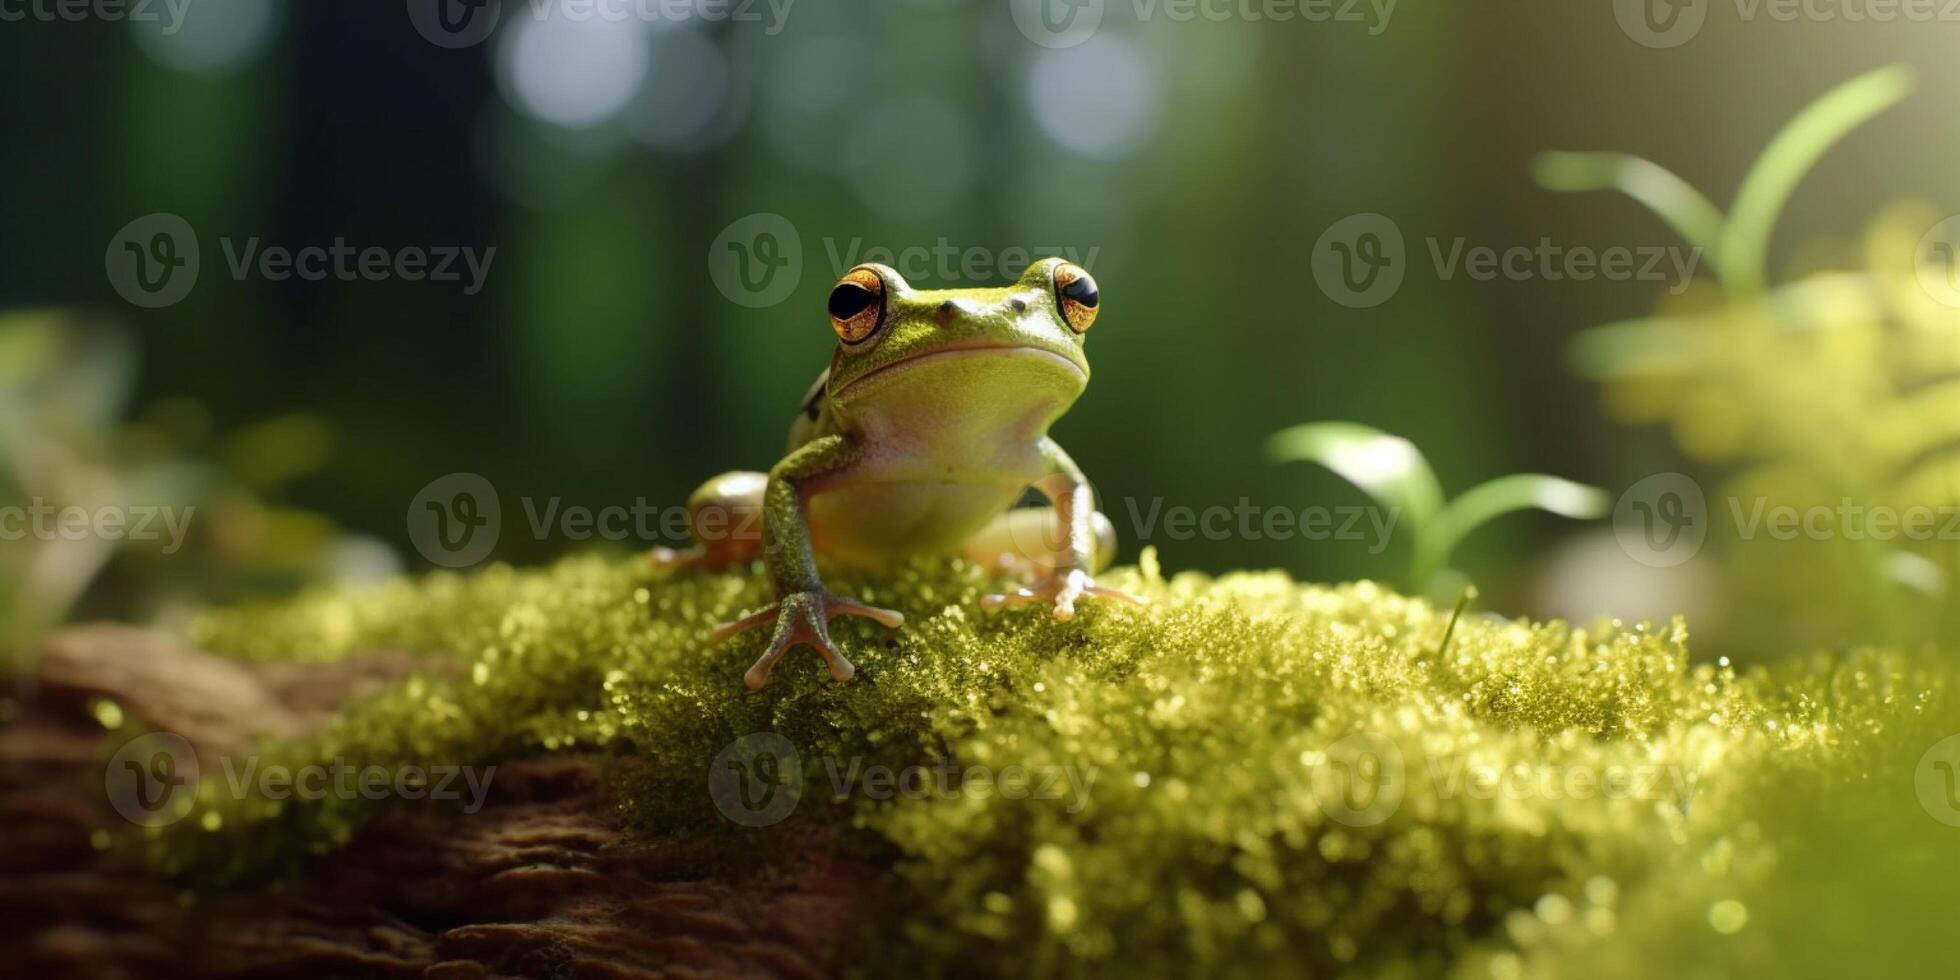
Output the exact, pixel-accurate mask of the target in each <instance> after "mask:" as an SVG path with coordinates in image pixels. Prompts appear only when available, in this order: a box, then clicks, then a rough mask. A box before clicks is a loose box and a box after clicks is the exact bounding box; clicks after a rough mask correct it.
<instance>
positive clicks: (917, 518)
mask: <svg viewBox="0 0 1960 980" xmlns="http://www.w3.org/2000/svg"><path fill="white" fill-rule="evenodd" d="M1025 489H1026V484H1009V483H963V482H950V481H931V480H905V481H893V482H844V483H840V484H836V485H833V486H831V487H828V488H826V489H824V490H823V491H822V492H819V493H818V494H816V495H815V496H813V497H811V498H810V501H809V513H810V532H811V537H812V538H813V540H814V543H815V545H816V547H817V550H819V551H821V552H822V553H824V554H825V555H826V556H828V557H830V558H833V559H836V560H838V561H841V562H845V563H848V564H879V563H883V562H887V561H890V560H891V559H893V558H902V557H904V556H906V555H915V554H950V553H953V552H956V551H958V550H959V549H960V546H961V545H963V544H965V543H966V541H967V539H969V538H971V537H973V535H974V534H976V533H978V532H979V531H980V529H982V528H984V527H986V526H987V524H988V522H990V521H992V520H993V519H994V518H996V517H998V516H1000V515H1001V514H1002V513H1004V512H1005V511H1006V510H1007V509H1008V508H1009V507H1012V506H1014V504H1015V502H1016V501H1018V500H1019V499H1020V497H1021V494H1022V492H1023V491H1024V490H1025Z"/></svg>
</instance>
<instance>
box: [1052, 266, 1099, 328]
mask: <svg viewBox="0 0 1960 980" xmlns="http://www.w3.org/2000/svg"><path fill="white" fill-rule="evenodd" d="M1101 301H1102V297H1101V296H1100V295H1099V294H1098V293H1097V292H1096V280H1094V279H1092V278H1090V276H1089V270H1087V269H1084V268H1082V267H1081V266H1079V265H1076V264H1075V263H1073V262H1063V263H1062V264H1060V265H1058V266H1056V267H1055V303H1056V304H1057V305H1058V306H1060V307H1061V309H1062V319H1063V320H1066V321H1068V326H1069V329H1070V330H1073V331H1075V332H1076V333H1084V332H1087V331H1088V329H1089V325H1090V324H1092V323H1094V322H1096V307H1097V305H1098V304H1099V303H1100V302H1101Z"/></svg>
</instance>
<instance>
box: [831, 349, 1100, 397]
mask: <svg viewBox="0 0 1960 980" xmlns="http://www.w3.org/2000/svg"><path fill="white" fill-rule="evenodd" d="M974 357H996V358H1005V357H1015V358H1028V359H1032V360H1037V361H1046V362H1049V363H1051V364H1053V365H1054V366H1056V367H1059V368H1067V369H1068V370H1069V371H1070V372H1072V373H1073V374H1074V375H1075V377H1076V379H1077V380H1078V381H1079V382H1081V383H1083V384H1087V383H1088V381H1089V372H1087V371H1084V370H1082V365H1080V364H1077V363H1075V362H1074V361H1072V360H1069V359H1068V358H1066V357H1063V356H1062V355H1060V354H1057V353H1055V352H1054V351H1052V350H1049V349H1047V348H1045V347H1035V346H1032V345H1029V344H991V343H972V344H954V345H951V346H947V347H935V348H933V349H932V350H929V351H921V352H919V353H917V354H910V355H907V356H905V357H901V358H899V359H898V360H896V361H893V362H891V363H890V364H885V365H881V366H879V367H877V368H874V369H872V370H871V371H869V372H867V373H866V374H863V375H861V376H859V377H856V378H853V379H851V381H850V382H849V383H848V384H846V385H844V387H842V388H840V389H838V390H837V393H836V394H837V396H838V397H841V396H842V395H843V394H844V393H845V392H848V391H850V390H852V389H854V388H856V387H858V386H859V385H862V384H866V383H868V382H871V381H873V380H875V379H889V378H891V377H893V376H895V375H899V374H909V373H911V372H912V371H913V370H915V369H918V368H925V367H929V366H931V365H933V364H941V363H945V362H948V361H957V360H965V359H968V358H974Z"/></svg>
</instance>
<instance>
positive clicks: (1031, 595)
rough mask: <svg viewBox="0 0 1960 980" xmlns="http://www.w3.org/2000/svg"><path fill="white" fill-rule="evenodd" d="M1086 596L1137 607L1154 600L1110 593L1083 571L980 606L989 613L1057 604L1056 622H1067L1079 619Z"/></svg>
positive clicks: (1056, 576)
mask: <svg viewBox="0 0 1960 980" xmlns="http://www.w3.org/2000/svg"><path fill="white" fill-rule="evenodd" d="M1085 596H1091V597H1095V598H1098V599H1117V600H1120V601H1123V602H1127V603H1130V604H1132V605H1136V606H1147V605H1149V604H1150V600H1148V599H1145V598H1144V597H1142V596H1136V595H1131V594H1129V593H1128V592H1124V591H1121V590H1119V589H1107V588H1104V587H1102V586H1100V585H1097V584H1096V580H1095V579H1093V578H1090V577H1089V573H1088V572H1085V571H1083V570H1081V569H1079V568H1075V569H1070V570H1068V571H1058V572H1056V573H1055V574H1053V575H1050V576H1048V577H1047V578H1044V579H1042V580H1041V581H1039V582H1036V583H1035V584H1034V585H1031V586H1029V587H1027V588H1025V589H1015V590H1014V591H1013V592H1009V593H1007V594H1005V595H990V596H987V597H985V598H983V599H981V600H980V606H981V608H983V609H986V610H987V611H988V612H993V611H995V610H998V609H1004V608H1006V607H1008V606H1022V605H1026V604H1028V603H1031V602H1052V603H1054V604H1055V618H1056V619H1058V620H1062V621H1064V622H1066V621H1067V620H1070V619H1074V618H1075V603H1076V600H1078V599H1081V598H1083V597H1085Z"/></svg>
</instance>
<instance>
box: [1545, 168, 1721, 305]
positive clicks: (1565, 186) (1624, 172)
mask: <svg viewBox="0 0 1960 980" xmlns="http://www.w3.org/2000/svg"><path fill="white" fill-rule="evenodd" d="M1532 173H1533V176H1534V177H1536V178H1537V180H1538V183H1539V184H1540V185H1541V186H1543V187H1545V188H1547V189H1550V190H1555V191H1568V192H1572V191H1599V190H1609V189H1610V190H1617V191H1619V192H1620V193H1622V194H1625V195H1626V196H1628V197H1630V198H1633V199H1634V200H1635V201H1637V202H1639V203H1640V204H1641V205H1643V206H1645V207H1646V208H1647V210H1649V211H1652V212H1654V214H1656V215H1658V216H1659V217H1660V219H1661V220H1662V221H1665V222H1667V226H1668V227H1669V228H1672V229H1674V233H1675V234H1677V235H1680V236H1681V240H1682V241H1685V242H1687V243H1688V244H1689V245H1692V246H1694V247H1696V248H1699V249H1701V250H1702V251H1703V252H1705V253H1707V256H1708V266H1709V268H1711V269H1713V270H1715V273H1716V276H1717V278H1720V277H1721V275H1722V256H1721V254H1720V251H1719V249H1720V247H1721V242H1722V225H1723V219H1722V211H1721V209H1720V208H1717V207H1716V206H1715V204H1714V202H1712V201H1710V200H1709V199H1708V198H1707V197H1705V196H1703V195H1702V193H1701V192H1700V191H1698V190H1695V188H1694V185H1692V184H1690V183H1688V182H1687V181H1685V180H1682V179H1681V178H1680V177H1678V176H1676V175H1675V173H1674V172H1673V171H1671V170H1669V169H1667V168H1666V167H1663V166H1661V165H1660V164H1658V163H1654V162H1653V161H1651V160H1647V159H1644V158H1642V157H1637V156H1633V155H1632V154H1627V153H1564V152H1551V153H1544V154H1540V155H1539V157H1538V159H1537V160H1536V161H1534V163H1533V165H1532Z"/></svg>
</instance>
